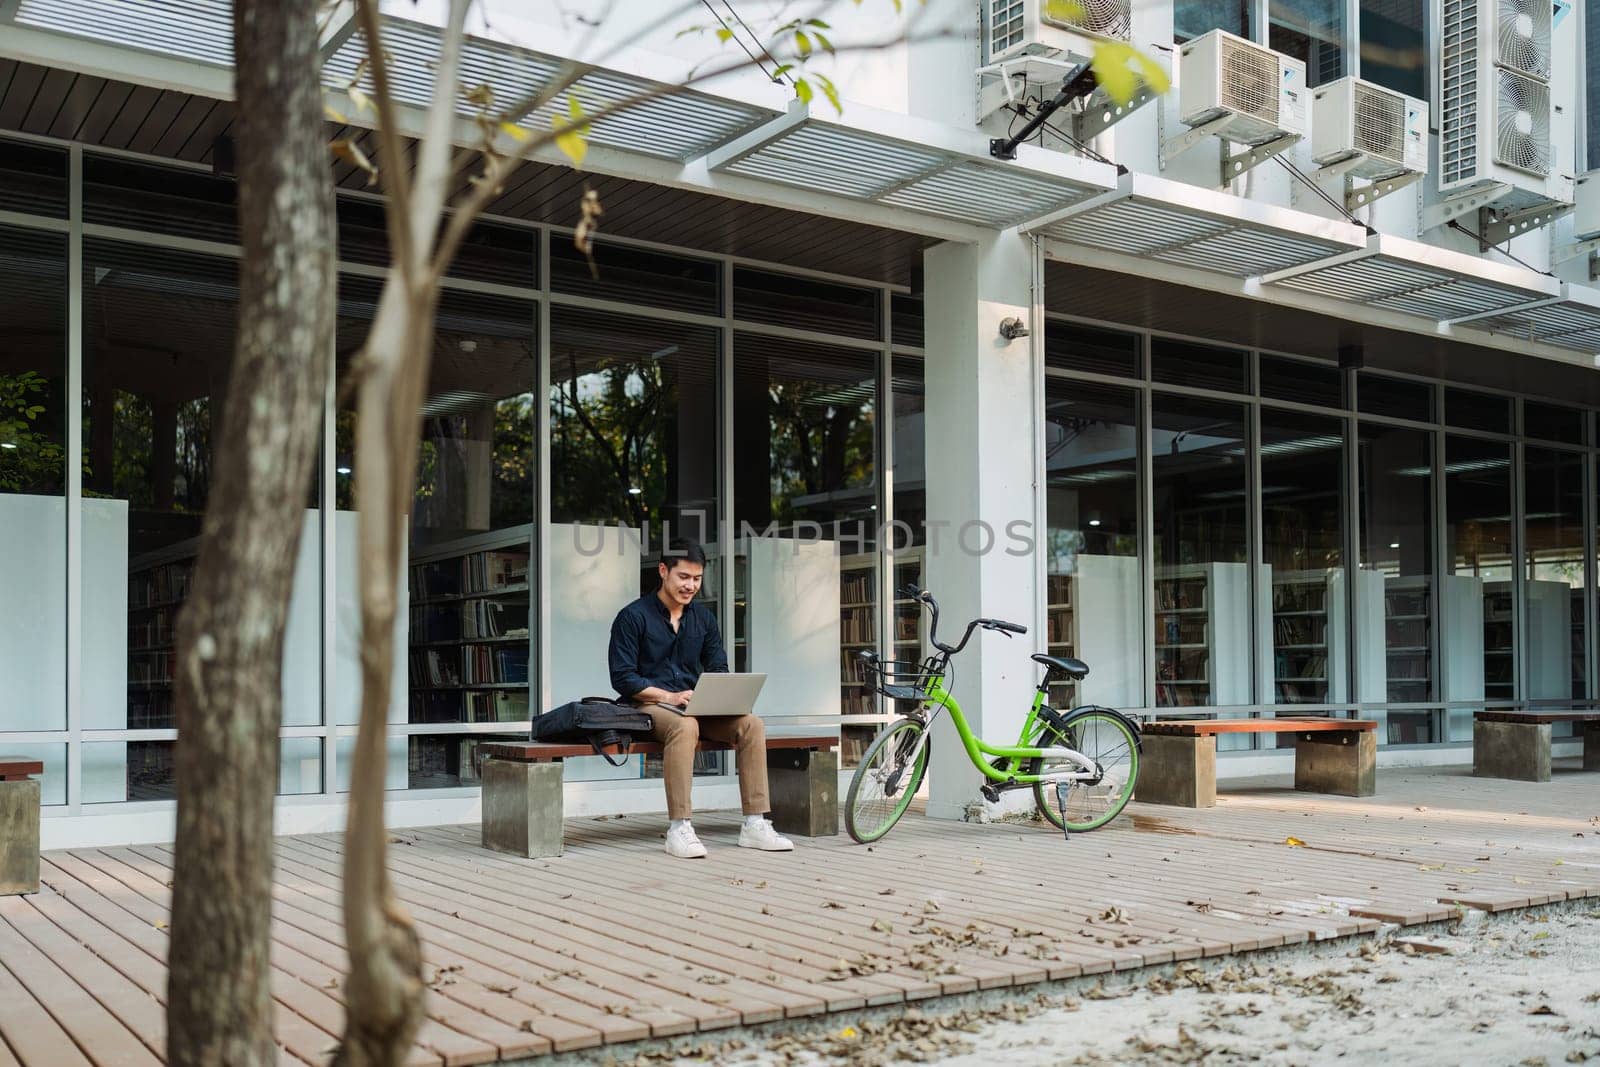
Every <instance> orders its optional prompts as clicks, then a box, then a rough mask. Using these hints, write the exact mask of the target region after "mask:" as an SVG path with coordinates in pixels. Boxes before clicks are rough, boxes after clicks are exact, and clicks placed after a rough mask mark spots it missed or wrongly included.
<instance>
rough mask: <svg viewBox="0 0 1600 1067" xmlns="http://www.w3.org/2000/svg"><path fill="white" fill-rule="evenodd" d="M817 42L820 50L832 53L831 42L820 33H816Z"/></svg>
mask: <svg viewBox="0 0 1600 1067" xmlns="http://www.w3.org/2000/svg"><path fill="white" fill-rule="evenodd" d="M817 43H818V44H819V45H821V46H822V50H823V51H824V52H827V53H829V54H830V55H831V54H832V53H833V42H832V41H830V40H828V39H827V38H826V37H824V36H823V35H822V34H821V33H818V34H817Z"/></svg>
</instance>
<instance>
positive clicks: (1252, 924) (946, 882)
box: [0, 771, 1600, 1067]
mask: <svg viewBox="0 0 1600 1067" xmlns="http://www.w3.org/2000/svg"><path fill="white" fill-rule="evenodd" d="M1379 792H1380V795H1379V796H1376V797H1367V798H1359V799H1356V798H1342V797H1321V796H1307V795H1301V794H1297V793H1294V792H1293V791H1292V790H1288V789H1283V788H1257V789H1246V790H1243V791H1240V790H1230V792H1229V793H1228V794H1227V795H1226V796H1224V797H1221V798H1219V799H1218V803H1217V806H1216V807H1215V808H1211V809H1204V810H1185V809H1174V808H1155V807H1141V806H1139V805H1135V806H1134V807H1133V808H1132V809H1131V815H1130V816H1129V817H1125V818H1124V819H1122V820H1120V821H1119V824H1118V825H1117V826H1115V827H1112V828H1110V829H1107V830H1103V831H1100V832H1098V833H1094V834H1089V835H1082V836H1079V837H1075V838H1074V839H1073V840H1072V841H1071V842H1070V843H1068V842H1064V841H1062V839H1061V837H1060V835H1059V834H1057V833H1055V832H1053V831H1051V830H1049V829H1048V828H1044V827H1041V826H1014V825H988V826H979V825H965V824H954V825H952V824H946V823H933V822H930V821H928V820H926V819H924V818H923V817H921V816H920V815H916V814H913V815H910V816H908V817H907V819H906V820H905V822H904V823H903V824H902V825H901V826H900V827H898V828H897V829H896V830H895V831H894V832H893V833H892V834H890V835H889V837H888V838H886V839H885V840H884V841H882V842H880V843H879V844H878V845H876V846H874V847H873V848H871V849H868V848H863V847H861V846H857V845H853V844H851V843H850V842H849V839H848V838H846V837H844V836H840V837H838V838H832V839H826V840H822V841H801V842H800V843H799V849H798V851H796V852H794V853H792V854H762V853H753V852H748V851H743V850H740V849H738V848H736V847H734V841H735V839H736V836H737V829H736V827H737V822H736V819H735V818H734V817H733V816H732V815H729V814H712V815H706V816H702V817H701V818H699V819H698V820H697V824H698V825H699V828H700V833H701V836H702V838H703V839H704V840H705V841H706V844H707V845H708V847H709V848H710V849H711V856H710V858H709V859H707V860H704V861H698V862H686V861H681V860H673V859H670V858H668V857H667V856H666V855H664V854H663V853H662V852H661V838H660V834H661V830H662V823H661V820H660V819H658V818H655V817H638V816H629V817H626V818H620V817H619V818H610V819H580V820H573V821H571V822H569V823H568V825H567V854H566V855H565V856H563V857H562V858H560V859H558V860H519V859H516V858H512V857H507V856H502V855H499V854H492V853H487V852H485V851H483V850H482V849H480V848H479V847H478V845H477V827H475V826H452V827H438V828H432V829H425V830H399V831H395V832H394V835H393V837H394V841H395V844H394V845H393V847H392V849H391V853H392V863H391V867H392V870H393V872H394V878H395V884H396V888H397V890H398V892H399V894H400V895H401V897H402V898H403V899H404V901H405V903H406V905H407V907H409V908H410V910H411V913H412V915H413V916H414V917H415V918H416V920H417V923H418V925H419V927H420V929H421V933H422V938H423V941H424V943H425V946H426V954H427V959H428V975H429V978H430V984H431V985H432V987H433V991H432V995H431V996H430V998H429V1019H428V1021H427V1022H426V1024H425V1025H424V1027H423V1030H422V1032H421V1034H420V1035H419V1038H418V1043H417V1046H416V1048H415V1050H414V1054H413V1055H412V1057H411V1062H412V1063H416V1064H441V1063H443V1064H468V1063H483V1062H490V1061H494V1060H497V1059H504V1058H511V1057H518V1056H526V1055H537V1054H541V1053H547V1052H551V1051H560V1050H570V1049H581V1048H585V1047H593V1046H596V1045H600V1044H605V1043H618V1042H627V1041H633V1040H637V1039H641V1038H646V1037H651V1036H666V1035H672V1034H681V1033H688V1032H691V1031H695V1030H714V1029H717V1028H723V1027H730V1026H736V1025H741V1024H752V1023H761V1022H766V1021H770V1020H775V1019H781V1018H785V1017H794V1016H803V1015H812V1014H816V1013H820V1012H830V1011H841V1010H848V1009H852V1008H858V1007H861V1006H863V1005H881V1004H894V1003H897V1002H901V1001H905V1000H916V999H919V998H926V997H934V996H938V995H941V994H948V993H960V992H964V991H970V990H974V989H980V988H981V989H990V988H997V987H1003V986H1011V985H1023V984H1027V983H1031V982H1039V981H1042V980H1046V979H1055V978H1067V977H1073V976H1078V975H1092V974H1096V973H1103V972H1106V971H1111V970H1126V969H1131V968H1137V967H1141V966H1146V965H1153V964H1160V963H1166V962H1170V961H1174V960H1183V959H1193V958H1196V957H1201V956H1217V955H1222V954H1225V953H1231V952H1247V951H1250V950H1253V949H1259V948H1267V947H1272V946H1278V945H1285V944H1294V943H1299V942H1305V941H1307V940H1316V939H1324V938H1332V937H1339V936H1346V935H1357V934H1362V933H1367V932H1371V931H1372V930H1374V929H1376V928H1377V926H1378V925H1379V924H1380V923H1381V922H1398V923H1417V922H1424V921H1429V920H1436V919H1442V918H1446V917H1448V916H1449V915H1451V914H1452V913H1453V912H1454V908H1455V905H1456V903H1457V902H1459V903H1460V904H1464V905H1467V906H1471V907H1475V908H1485V909H1491V910H1501V909H1505V908H1515V907H1521V906H1527V905H1530V904H1539V903H1545V902H1550V901H1559V900H1564V899H1568V898H1577V897H1583V896H1595V895H1600V848H1597V847H1596V846H1597V845H1600V801H1597V799H1596V798H1597V797H1600V774H1593V773H1558V774H1557V775H1556V776H1555V779H1554V780H1553V781H1552V782H1550V783H1547V784H1538V783H1523V782H1510V781H1499V780H1485V779H1475V778H1471V777H1468V776H1466V773H1465V772H1464V771H1452V772H1447V773H1439V772H1431V773H1430V772H1399V771H1386V772H1383V774H1382V775H1381V777H1380V783H1379ZM1291 842H1304V844H1303V845H1302V844H1296V843H1291ZM340 859H341V857H340V839H339V837H338V836H337V835H311V836H303V837H291V838H284V839H282V840H280V842H279V846H278V861H279V862H278V873H277V880H276V914H275V918H276V931H275V944H274V956H273V966H274V975H273V978H274V990H275V994H276V997H277V1001H278V1005H277V1007H278V1012H277V1026H278V1040H279V1044H280V1047H281V1049H282V1060H283V1062H285V1063H292V1064H298V1063H310V1064H320V1063H325V1062H326V1061H327V1059H328V1054H329V1052H330V1050H331V1049H332V1047H333V1045H334V1043H335V1041H336V1035H338V1033H339V1032H340V1029H341V1015H342V1007H341V1004H340V1000H339V997H340V993H339V980H340V975H341V973H342V971H343V968H344V965H345V961H344V958H343V949H342V948H341V937H340V928H339V902H338V893H339V865H340ZM44 860H45V862H44V868H43V871H44V882H45V889H44V891H43V892H41V893H40V894H38V895H37V896H31V897H7V898H0V1067H8V1065H11V1064H16V1063H21V1064H25V1065H32V1067H44V1065H49V1067H57V1065H69V1064H82V1063H93V1064H101V1065H104V1064H154V1063H158V1062H160V1059H161V1055H162V1048H163V1013H164V1006H163V1000H164V997H165V986H166V971H165V967H164V963H163V961H164V959H165V956H166V949H167V933H166V927H167V906H168V901H169V898H170V889H169V884H170V881H171V878H172V868H171V864H172V851H171V849H170V848H169V847H166V846H139V847H132V848H106V849H85V850H78V851H72V852H56V853H47V854H46V855H45V857H44Z"/></svg>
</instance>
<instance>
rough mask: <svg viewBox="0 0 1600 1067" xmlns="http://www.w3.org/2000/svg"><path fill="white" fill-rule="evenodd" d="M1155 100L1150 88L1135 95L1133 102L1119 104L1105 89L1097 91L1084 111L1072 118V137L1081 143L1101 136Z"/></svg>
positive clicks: (1085, 104) (1144, 88)
mask: <svg viewBox="0 0 1600 1067" xmlns="http://www.w3.org/2000/svg"><path fill="white" fill-rule="evenodd" d="M1155 98H1156V94H1155V93H1154V92H1152V91H1151V90H1150V87H1149V86H1144V87H1142V88H1141V89H1140V90H1139V91H1138V92H1136V93H1134V94H1133V99H1132V100H1129V101H1128V102H1127V103H1126V104H1119V103H1117V102H1116V101H1115V100H1113V99H1111V96H1110V94H1109V93H1107V92H1106V91H1105V90H1104V89H1096V90H1095V91H1094V92H1093V93H1091V94H1090V96H1089V99H1087V100H1085V101H1084V102H1083V110H1082V111H1079V112H1077V113H1075V114H1074V115H1073V116H1072V136H1074V137H1076V138H1077V139H1078V140H1080V141H1088V140H1089V139H1090V138H1092V137H1096V136H1099V135H1100V134H1102V133H1104V132H1105V131H1106V130H1108V129H1110V128H1111V127H1112V126H1114V125H1116V124H1117V123H1118V122H1121V121H1122V120H1123V119H1125V118H1127V117H1128V116H1129V115H1131V114H1133V113H1134V112H1135V111H1138V110H1139V109H1140V108H1141V107H1144V106H1145V105H1146V104H1148V103H1149V102H1150V101H1152V100H1154V99H1155Z"/></svg>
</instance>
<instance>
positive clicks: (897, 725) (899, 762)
mask: <svg viewBox="0 0 1600 1067" xmlns="http://www.w3.org/2000/svg"><path fill="white" fill-rule="evenodd" d="M899 596H901V597H904V598H906V599H911V600H915V601H917V602H918V603H919V604H926V605H927V607H928V610H929V613H930V614H929V621H928V643H929V644H931V645H932V646H933V647H934V648H935V649H936V650H937V651H935V652H934V654H933V655H931V656H929V657H928V658H927V659H925V660H923V661H922V662H921V663H910V662H895V661H885V660H880V659H879V658H878V655H877V653H875V652H863V653H862V654H861V658H862V660H863V661H864V665H865V666H866V668H867V671H866V674H867V677H868V684H869V685H870V686H871V687H872V688H873V689H874V690H875V691H877V692H879V693H882V694H883V695H884V696H885V697H887V698H888V699H890V700H892V701H895V702H896V705H897V706H899V707H901V708H906V707H907V706H908V705H909V706H910V708H911V710H904V711H901V712H900V716H901V717H900V718H899V719H896V720H895V721H894V722H893V723H891V724H890V725H889V726H888V728H886V729H885V730H884V731H883V732H882V733H880V734H879V735H878V736H877V738H876V739H874V740H873V742H872V744H871V745H870V746H869V747H868V748H867V751H866V754H865V755H864V756H862V758H861V764H860V765H859V766H858V767H857V768H856V773H855V777H854V778H852V779H851V781H850V791H849V793H848V794H846V796H845V817H844V824H845V828H846V829H847V830H848V831H849V832H850V836H851V837H852V838H854V839H855V840H856V841H857V842H858V843H860V844H868V843H870V842H873V841H876V840H878V839H879V838H881V837H882V836H883V835H884V834H886V833H888V832H889V831H890V830H891V829H893V828H894V824H895V823H897V822H899V821H900V816H902V815H904V814H905V813H906V809H907V808H909V807H910V806H911V799H912V797H914V796H915V795H916V792H917V789H918V788H919V787H920V786H921V785H922V778H923V775H924V774H925V773H926V772H927V769H928V737H929V730H930V729H931V728H932V726H933V724H934V722H935V721H936V720H937V719H938V717H939V715H940V713H941V712H944V711H948V712H949V713H950V721H951V723H952V724H953V725H954V726H955V728H956V732H957V733H958V734H960V736H961V744H962V746H963V747H964V748H965V749H966V751H967V756H968V757H969V758H971V760H972V765H973V766H974V767H976V768H977V769H978V770H979V771H981V772H982V773H983V776H984V778H986V779H987V781H986V782H985V784H984V785H983V786H982V790H981V791H982V793H983V795H984V796H985V797H987V798H988V799H989V800H991V801H996V800H999V799H1000V794H1002V793H1005V792H1008V791H1010V790H1014V789H1028V788H1031V789H1032V790H1033V796H1034V802H1035V803H1036V804H1037V805H1038V806H1039V811H1040V813H1041V814H1042V815H1043V816H1044V817H1045V818H1046V819H1048V820H1049V821H1050V822H1051V823H1052V824H1054V825H1055V827H1056V828H1057V829H1059V830H1061V831H1062V832H1063V833H1065V834H1067V835H1068V836H1070V835H1071V833H1072V831H1074V830H1076V831H1080V832H1082V831H1087V830H1098V829H1099V828H1100V827H1102V826H1104V825H1106V824H1107V823H1109V822H1110V821H1111V820H1112V819H1115V818H1116V817H1117V816H1118V815H1119V814H1121V812H1122V809H1123V808H1125V807H1127V805H1128V801H1129V800H1130V799H1131V798H1132V797H1133V786H1134V782H1135V780H1136V779H1137V778H1138V777H1139V726H1138V724H1137V723H1136V722H1134V721H1133V720H1132V719H1130V718H1129V717H1128V716H1126V715H1124V714H1123V713H1122V712H1120V711H1117V710H1115V709H1113V708H1102V707H1099V706H1096V705H1083V706H1081V707H1076V708H1073V709H1072V710H1071V711H1068V712H1066V713H1060V712H1057V711H1055V710H1054V709H1053V708H1050V707H1049V706H1048V705H1046V704H1045V697H1046V695H1047V694H1048V692H1049V686H1050V683H1051V682H1052V681H1053V680H1055V679H1056V678H1058V677H1059V678H1069V679H1073V680H1077V679H1080V678H1082V677H1084V676H1085V675H1087V674H1088V673H1089V668H1088V667H1087V666H1085V665H1084V664H1083V663H1082V662H1081V661H1079V660H1075V659H1069V658H1065V657H1060V656H1046V655H1043V654H1037V653H1036V654H1035V655H1034V656H1033V660H1034V662H1036V663H1039V664H1042V665H1043V666H1044V668H1045V674H1044V678H1043V679H1041V680H1040V682H1039V688H1038V690H1037V691H1036V692H1035V694H1034V697H1033V707H1032V709H1031V710H1030V711H1029V712H1028V717H1027V719H1026V720H1025V721H1024V722H1023V724H1022V734H1021V736H1020V737H1019V738H1018V740H1017V743H1016V744H1015V745H991V744H989V743H988V742H986V741H984V740H983V739H982V738H980V737H976V736H974V734H973V733H972V728H971V727H970V726H969V725H968V724H967V720H966V717H965V716H964V715H962V714H961V705H960V704H958V703H957V702H956V699H955V697H953V696H951V695H950V691H949V689H950V685H949V684H947V679H951V680H952V682H953V678H954V675H953V672H952V670H951V660H952V659H953V658H954V657H955V656H956V655H957V654H959V653H960V652H961V650H962V649H964V648H966V647H967V642H968V641H970V640H971V639H972V634H973V631H975V630H977V629H980V628H982V629H985V630H993V631H995V632H997V633H1003V634H1005V635H1006V636H1007V637H1010V636H1011V635H1012V634H1025V633H1027V632H1028V628H1027V627H1026V626H1019V625H1018V624H1016V623H1014V622H1004V621H1002V620H1000V619H974V620H972V621H971V622H970V623H968V624H967V631H966V633H965V634H963V635H962V638H961V642H960V643H959V644H956V645H947V644H944V643H943V642H941V641H940V640H939V604H938V602H937V601H935V600H934V599H933V594H931V593H929V592H927V591H926V590H922V589H918V588H917V587H916V586H907V587H905V588H904V589H902V590H900V592H899ZM1051 792H1053V793H1054V797H1053V798H1052V797H1051V796H1050V795H1049V794H1050V793H1051ZM1052 799H1053V800H1054V803H1053V804H1052V803H1050V801H1051V800H1052Z"/></svg>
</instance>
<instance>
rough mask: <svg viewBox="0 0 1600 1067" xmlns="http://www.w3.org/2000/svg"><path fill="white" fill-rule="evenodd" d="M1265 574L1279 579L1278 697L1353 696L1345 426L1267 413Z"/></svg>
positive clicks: (1315, 700) (1275, 620) (1328, 699)
mask: <svg viewBox="0 0 1600 1067" xmlns="http://www.w3.org/2000/svg"><path fill="white" fill-rule="evenodd" d="M1260 456H1261V460H1260V462H1261V530H1262V541H1261V548H1262V552H1261V557H1262V558H1261V562H1262V564H1263V567H1262V571H1261V577H1262V580H1263V581H1266V580H1270V581H1271V583H1272V618H1271V619H1270V620H1269V623H1270V625H1271V627H1272V652H1273V662H1272V685H1271V691H1272V694H1273V697H1272V699H1273V700H1274V701H1275V702H1276V703H1279V704H1328V703H1339V702H1341V701H1344V700H1347V699H1349V689H1348V687H1347V679H1348V675H1349V670H1350V645H1349V627H1348V625H1347V621H1348V616H1347V614H1346V610H1345V603H1346V597H1347V593H1346V590H1347V589H1348V585H1347V583H1346V579H1345V562H1344V522H1345V519H1344V516H1345V508H1344V497H1345V493H1344V481H1345V461H1344V459H1345V424H1344V422H1343V421H1342V420H1340V419H1329V418H1319V417H1318V416H1315V415H1301V414H1298V413H1296V412H1287V411H1274V410H1273V409H1271V408H1262V410H1261V452H1260Z"/></svg>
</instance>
